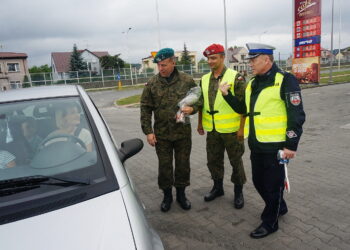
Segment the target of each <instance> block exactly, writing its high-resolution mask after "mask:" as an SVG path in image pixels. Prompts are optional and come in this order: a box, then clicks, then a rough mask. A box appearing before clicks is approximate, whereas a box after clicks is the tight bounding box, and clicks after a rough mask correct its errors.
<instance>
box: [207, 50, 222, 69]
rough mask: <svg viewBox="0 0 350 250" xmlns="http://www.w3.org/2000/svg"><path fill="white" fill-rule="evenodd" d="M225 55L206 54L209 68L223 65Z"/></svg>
mask: <svg viewBox="0 0 350 250" xmlns="http://www.w3.org/2000/svg"><path fill="white" fill-rule="evenodd" d="M224 60H225V56H224V55H221V54H214V55H210V56H208V65H209V67H210V69H211V70H217V69H218V68H220V67H221V66H223V65H224Z"/></svg>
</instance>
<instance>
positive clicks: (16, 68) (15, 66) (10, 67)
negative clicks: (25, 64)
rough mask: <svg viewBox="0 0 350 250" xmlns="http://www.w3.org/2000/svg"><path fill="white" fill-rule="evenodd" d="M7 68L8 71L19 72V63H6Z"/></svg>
mask: <svg viewBox="0 0 350 250" xmlns="http://www.w3.org/2000/svg"><path fill="white" fill-rule="evenodd" d="M7 69H8V72H19V64H18V63H8V64H7Z"/></svg>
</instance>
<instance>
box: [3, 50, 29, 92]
mask: <svg viewBox="0 0 350 250" xmlns="http://www.w3.org/2000/svg"><path fill="white" fill-rule="evenodd" d="M27 58H28V56H27V54H25V53H13V52H0V91H5V90H9V89H17V88H21V87H22V84H23V80H24V78H25V76H26V75H27V76H29V70H28V64H27Z"/></svg>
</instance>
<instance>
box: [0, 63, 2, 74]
mask: <svg viewBox="0 0 350 250" xmlns="http://www.w3.org/2000/svg"><path fill="white" fill-rule="evenodd" d="M0 73H2V70H1V64H0Z"/></svg>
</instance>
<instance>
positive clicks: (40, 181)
mask: <svg viewBox="0 0 350 250" xmlns="http://www.w3.org/2000/svg"><path fill="white" fill-rule="evenodd" d="M40 185H54V186H62V187H67V186H72V185H90V180H81V179H72V178H58V177H53V176H46V175H33V176H26V177H20V178H14V179H9V180H2V181H0V197H1V196H6V195H11V194H14V193H19V192H23V191H27V190H30V189H34V188H38V187H40Z"/></svg>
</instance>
